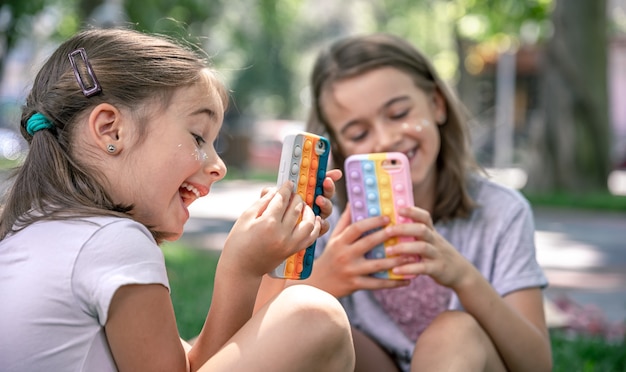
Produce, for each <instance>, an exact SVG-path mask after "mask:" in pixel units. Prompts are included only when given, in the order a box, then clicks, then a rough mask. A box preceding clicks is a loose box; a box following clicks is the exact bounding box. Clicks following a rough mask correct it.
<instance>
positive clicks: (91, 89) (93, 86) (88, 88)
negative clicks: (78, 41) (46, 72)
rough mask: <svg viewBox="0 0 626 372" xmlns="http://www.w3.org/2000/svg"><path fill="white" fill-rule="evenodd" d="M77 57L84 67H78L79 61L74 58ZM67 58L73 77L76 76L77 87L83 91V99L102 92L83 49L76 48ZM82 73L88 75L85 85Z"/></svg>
mask: <svg viewBox="0 0 626 372" xmlns="http://www.w3.org/2000/svg"><path fill="white" fill-rule="evenodd" d="M77 55H80V60H82V62H83V64H84V66H81V67H79V66H78V63H77V62H79V61H80V60H78V59H77V58H76V56H77ZM67 57H68V58H69V59H70V64H71V65H72V69H73V70H74V76H76V81H77V82H78V85H79V86H80V89H81V90H82V91H83V94H84V95H85V97H91V96H93V95H95V94H98V93H100V92H102V87H101V86H100V83H99V82H98V79H96V74H95V73H94V72H93V68H92V67H91V63H89V59H87V52H85V48H78V49H76V50H75V51H73V52H71V53H69V54H68V55H67ZM84 71H87V75H89V79H88V80H87V83H85V78H84ZM89 80H91V81H89Z"/></svg>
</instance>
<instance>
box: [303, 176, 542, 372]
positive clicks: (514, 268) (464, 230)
mask: <svg viewBox="0 0 626 372" xmlns="http://www.w3.org/2000/svg"><path fill="white" fill-rule="evenodd" d="M469 192H470V196H471V197H472V199H473V200H474V201H475V202H476V204H477V205H478V207H477V208H476V209H474V211H473V212H472V213H471V215H470V216H469V217H468V218H465V219H461V218H457V219H454V220H451V221H447V222H445V223H444V222H438V223H437V224H436V225H435V228H436V230H437V231H438V232H439V234H441V235H442V236H443V237H444V238H445V239H446V240H447V241H448V242H450V243H451V244H452V245H453V246H454V247H455V248H456V249H457V250H458V251H459V252H460V253H461V254H462V255H463V256H464V257H465V258H467V259H468V260H469V261H470V262H472V263H473V264H474V266H476V268H478V270H479V271H480V272H481V273H482V274H483V276H484V277H485V278H486V279H487V280H488V281H489V283H491V285H492V286H493V288H494V289H495V290H496V291H497V292H498V293H499V294H500V295H501V296H504V295H506V294H508V293H511V292H514V291H517V290H520V289H524V288H532V287H540V288H544V287H545V286H547V284H548V281H547V279H546V277H545V275H544V273H543V270H542V269H541V267H540V266H539V264H538V263H537V260H536V257H535V241H534V231H535V227H534V220H533V216H532V210H531V208H530V205H529V203H528V202H527V201H526V199H525V198H524V197H523V196H522V195H521V194H520V193H519V192H518V191H516V190H513V189H509V188H506V187H504V186H501V185H499V184H496V183H494V182H492V181H490V180H487V179H485V178H483V177H478V176H476V177H473V178H472V180H471V183H470V187H469ZM338 219H339V211H337V210H336V208H335V210H334V211H333V215H331V216H330V217H329V222H330V224H331V226H335V225H336V222H337V220H338ZM331 233H332V231H330V232H328V233H327V234H325V235H324V236H322V237H320V239H318V242H317V246H316V256H319V255H320V254H321V252H322V251H323V250H324V247H325V246H326V244H327V241H328V238H329V236H330V235H331ZM313 269H314V270H315V268H313ZM340 301H341V303H342V305H343V306H344V308H345V309H346V312H347V313H348V317H349V318H350V322H351V324H352V325H353V326H354V327H356V328H358V329H360V330H362V331H363V332H365V333H366V334H368V335H369V336H370V337H372V338H373V339H374V340H376V341H377V342H378V343H379V344H380V345H381V346H383V347H384V348H385V349H387V351H388V352H389V353H390V354H391V355H392V356H393V357H394V358H395V360H396V362H397V363H398V365H399V366H400V367H401V368H402V369H403V370H409V367H410V363H411V356H412V354H413V349H414V346H415V345H414V343H413V341H411V340H410V339H409V338H408V337H407V336H406V335H405V334H404V333H403V332H402V330H401V329H400V328H399V327H398V326H397V325H396V324H395V322H394V321H393V319H392V318H391V317H389V316H388V315H387V314H386V313H385V311H384V309H383V308H382V307H381V305H380V304H379V302H378V301H377V300H376V298H375V297H374V296H373V294H372V292H371V291H367V290H362V291H357V292H355V293H353V294H352V295H349V296H346V297H343V298H341V299H340ZM449 309H456V310H462V309H463V308H462V305H461V303H460V302H459V299H458V297H457V296H456V294H452V298H451V300H450V304H449Z"/></svg>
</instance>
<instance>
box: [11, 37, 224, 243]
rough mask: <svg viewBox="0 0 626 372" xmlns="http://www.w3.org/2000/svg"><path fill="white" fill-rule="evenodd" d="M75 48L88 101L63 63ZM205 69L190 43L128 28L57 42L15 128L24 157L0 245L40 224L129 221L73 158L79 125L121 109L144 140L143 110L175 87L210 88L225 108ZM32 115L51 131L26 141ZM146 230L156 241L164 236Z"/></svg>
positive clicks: (94, 174)
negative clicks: (90, 75)
mask: <svg viewBox="0 0 626 372" xmlns="http://www.w3.org/2000/svg"><path fill="white" fill-rule="evenodd" d="M78 48H84V49H85V51H86V54H87V58H88V60H89V62H90V64H91V66H92V68H93V71H94V74H95V76H96V78H97V80H98V81H99V83H100V85H101V87H102V91H101V92H100V93H98V94H96V95H93V96H90V97H86V96H85V95H84V94H83V92H82V90H81V89H80V87H79V85H78V83H77V78H76V77H75V75H74V70H73V69H72V66H71V64H70V61H69V58H68V54H69V53H71V52H73V51H75V50H77V49H78ZM207 70H208V60H207V59H206V56H205V54H204V53H203V52H202V51H201V49H200V48H198V47H196V46H194V45H193V44H191V43H183V42H181V41H175V40H174V39H172V38H170V37H167V36H163V35H149V34H145V33H141V32H138V31H134V30H131V29H125V28H118V29H87V30H84V31H82V32H80V33H78V34H77V35H75V36H73V37H72V38H70V39H68V40H67V41H65V42H64V43H63V44H61V45H60V46H59V47H58V48H57V50H56V51H55V52H54V53H53V54H52V55H51V56H50V57H49V59H48V60H47V61H46V62H45V64H44V65H43V67H42V68H41V70H40V71H39V73H38V74H37V76H36V78H35V80H34V83H33V86H32V89H31V91H30V93H29V94H28V96H27V98H26V102H25V105H24V106H23V108H22V115H21V121H20V130H21V133H22V135H23V137H24V138H25V139H26V140H27V142H28V143H29V152H28V155H27V156H26V158H25V160H24V163H23V164H22V165H21V166H20V167H19V168H17V169H16V171H15V172H14V174H13V178H14V182H13V185H12V187H11V188H10V189H9V191H8V194H7V196H6V203H5V205H4V208H3V210H2V216H1V220H0V239H4V238H5V237H6V236H7V235H8V234H10V233H12V232H16V231H19V230H21V229H23V228H24V227H26V226H28V225H30V224H32V223H34V222H36V221H39V220H42V219H71V218H77V217H88V216H120V217H127V218H132V217H131V214H130V212H131V211H132V209H133V206H132V205H119V204H116V203H114V202H113V201H112V200H111V198H110V196H109V195H108V194H107V192H106V190H105V188H104V187H103V184H104V182H103V181H104V180H103V179H102V175H101V174H100V173H99V172H98V171H97V170H95V169H93V167H90V166H89V164H88V163H86V162H85V160H84V159H85V158H86V157H88V156H89V154H81V153H77V150H76V148H75V147H74V146H73V144H74V143H75V140H76V138H75V136H76V128H77V126H78V125H79V123H80V122H81V120H80V119H81V118H82V117H84V116H85V115H86V114H87V113H88V112H89V111H88V110H90V109H91V108H93V107H95V106H97V105H98V104H100V103H103V102H108V103H110V104H113V105H116V106H120V107H125V108H128V109H130V111H131V112H132V113H133V114H132V115H134V117H135V119H137V122H138V123H140V125H139V127H138V128H137V131H138V133H139V138H144V137H145V136H144V134H145V133H146V132H147V130H148V123H149V122H150V121H149V120H148V119H149V115H150V113H149V112H148V110H145V109H144V108H145V107H147V105H146V104H147V103H153V102H157V103H161V104H162V107H165V106H166V105H167V103H168V102H169V100H170V99H171V97H172V96H173V94H174V92H175V90H176V89H177V88H180V87H184V86H189V85H192V84H196V83H204V84H207V83H208V86H209V88H210V89H214V90H215V91H216V92H217V93H218V94H219V96H220V98H221V100H222V102H223V103H224V107H226V106H227V103H228V96H227V92H226V89H225V87H224V85H223V84H222V83H221V82H220V81H219V80H218V79H217V76H216V75H215V74H214V73H213V72H212V71H211V70H208V71H209V73H208V74H207V73H206V72H207ZM83 72H85V71H83ZM207 76H208V78H207ZM35 113H41V114H43V115H44V116H45V117H46V118H48V119H49V120H50V121H51V122H52V123H53V125H54V128H51V129H48V130H40V131H38V132H36V133H35V134H34V135H30V134H29V133H28V132H27V131H26V124H27V122H28V119H29V118H30V117H31V116H32V115H33V114H35ZM148 228H149V229H150V230H151V232H152V234H153V236H154V237H155V239H156V240H157V241H161V240H162V238H163V234H162V233H160V232H158V231H154V230H152V229H151V227H150V226H148Z"/></svg>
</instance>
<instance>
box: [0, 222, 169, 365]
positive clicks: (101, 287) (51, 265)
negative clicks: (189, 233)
mask: <svg viewBox="0 0 626 372" xmlns="http://www.w3.org/2000/svg"><path fill="white" fill-rule="evenodd" d="M0 268H1V269H0V330H1V331H0V370H1V371H3V372H8V371H20V372H25V371H116V370H117V368H116V366H115V362H114V360H113V358H112V356H111V352H110V350H109V346H108V343H107V340H106V336H105V333H104V325H105V324H106V322H107V315H108V310H109V305H110V303H111V299H112V297H113V295H114V294H115V292H116V290H117V289H118V288H120V287H121V286H124V285H127V284H153V283H158V284H162V285H163V286H165V287H167V288H168V289H169V283H168V280H167V273H166V269H165V261H164V258H163V252H162V251H161V250H160V248H159V246H158V245H157V244H156V242H155V240H154V238H153V237H152V235H151V234H150V232H149V231H148V230H147V229H146V228H145V227H144V226H143V225H141V224H139V223H137V222H134V221H132V220H131V219H126V218H115V217H93V218H88V219H85V220H82V221H76V220H71V221H44V222H38V223H36V224H33V225H30V226H28V227H27V228H25V229H24V230H22V231H20V232H18V233H16V234H14V235H11V236H9V237H7V238H5V239H4V240H2V241H0Z"/></svg>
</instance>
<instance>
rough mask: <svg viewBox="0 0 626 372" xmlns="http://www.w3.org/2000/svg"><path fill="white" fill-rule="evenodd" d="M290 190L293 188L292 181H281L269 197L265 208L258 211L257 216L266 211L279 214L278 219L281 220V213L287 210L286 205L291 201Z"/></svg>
mask: <svg viewBox="0 0 626 372" xmlns="http://www.w3.org/2000/svg"><path fill="white" fill-rule="evenodd" d="M292 190H293V182H292V181H286V182H285V183H283V184H282V185H281V186H280V187H279V188H278V189H277V190H276V193H274V194H273V195H271V199H270V201H269V204H268V205H267V208H265V210H263V211H260V213H259V216H260V215H261V214H264V213H266V212H267V213H270V214H274V213H276V214H278V215H279V216H280V217H279V220H282V219H283V215H284V214H285V211H286V210H287V207H288V206H289V204H290V202H291V196H292V194H293V192H292ZM266 196H267V194H266V195H265V196H264V197H263V198H265V197H266Z"/></svg>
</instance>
